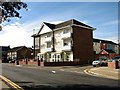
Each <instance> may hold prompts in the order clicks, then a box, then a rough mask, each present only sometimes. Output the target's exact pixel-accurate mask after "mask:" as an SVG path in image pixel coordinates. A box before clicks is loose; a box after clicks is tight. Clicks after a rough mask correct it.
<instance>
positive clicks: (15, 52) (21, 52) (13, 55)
mask: <svg viewBox="0 0 120 90" xmlns="http://www.w3.org/2000/svg"><path fill="white" fill-rule="evenodd" d="M31 53H32V50H31V49H30V48H27V47H26V46H19V47H14V48H12V49H10V50H8V52H7V59H8V60H20V59H31V58H33V56H32V55H31Z"/></svg>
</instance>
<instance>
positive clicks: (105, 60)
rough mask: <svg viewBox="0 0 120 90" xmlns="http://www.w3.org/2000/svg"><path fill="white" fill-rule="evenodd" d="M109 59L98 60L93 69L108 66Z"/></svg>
mask: <svg viewBox="0 0 120 90" xmlns="http://www.w3.org/2000/svg"><path fill="white" fill-rule="evenodd" d="M108 60H109V58H107V57H105V56H102V57H99V58H98V59H97V60H95V61H93V62H92V65H93V67H96V66H107V64H108Z"/></svg>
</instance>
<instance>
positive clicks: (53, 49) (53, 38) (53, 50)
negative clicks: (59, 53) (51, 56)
mask: <svg viewBox="0 0 120 90" xmlns="http://www.w3.org/2000/svg"><path fill="white" fill-rule="evenodd" d="M52 44H53V48H52V52H55V35H54V31H53V37H52Z"/></svg>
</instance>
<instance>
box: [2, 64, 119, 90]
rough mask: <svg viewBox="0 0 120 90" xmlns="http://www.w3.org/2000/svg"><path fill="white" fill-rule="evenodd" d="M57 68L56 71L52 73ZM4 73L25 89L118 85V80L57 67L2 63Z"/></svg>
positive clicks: (114, 86) (61, 89) (112, 86)
mask: <svg viewBox="0 0 120 90" xmlns="http://www.w3.org/2000/svg"><path fill="white" fill-rule="evenodd" d="M52 70H55V71H56V73H52ZM2 74H3V76H5V77H7V78H8V79H10V80H11V81H13V82H14V83H16V84H17V85H19V86H20V87H22V88H23V89H25V90H30V89H40V88H42V89H43V88H45V89H47V90H48V88H49V89H51V90H53V89H56V88H59V90H64V89H66V88H67V89H71V90H72V89H74V90H75V89H80V88H108V89H111V88H112V89H113V88H117V87H118V81H116V80H112V79H106V78H100V77H95V76H91V75H87V74H85V73H83V70H82V69H81V73H76V72H68V71H64V70H61V69H59V68H58V69H56V68H55V67H52V68H51V67H50V68H49V67H47V68H44V67H40V68H34V67H32V68H30V67H25V66H14V65H9V64H3V65H2Z"/></svg>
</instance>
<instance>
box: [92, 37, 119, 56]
mask: <svg viewBox="0 0 120 90" xmlns="http://www.w3.org/2000/svg"><path fill="white" fill-rule="evenodd" d="M93 51H94V52H95V55H97V58H98V57H99V56H107V57H108V58H112V57H114V56H116V55H119V45H118V44H116V43H114V42H112V41H108V40H101V39H93Z"/></svg>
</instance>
